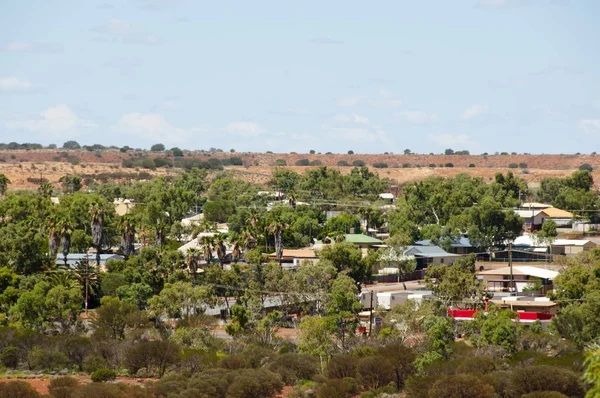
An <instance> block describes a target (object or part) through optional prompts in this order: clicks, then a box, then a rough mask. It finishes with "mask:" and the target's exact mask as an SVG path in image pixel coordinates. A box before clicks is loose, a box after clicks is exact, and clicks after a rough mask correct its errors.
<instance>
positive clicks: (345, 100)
mask: <svg viewBox="0 0 600 398" xmlns="http://www.w3.org/2000/svg"><path fill="white" fill-rule="evenodd" d="M363 99H364V98H363V97H360V96H354V97H342V98H340V99H339V100H338V106H341V107H343V108H350V107H353V106H356V105H358V104H359V103H360V102H361V101H362V100H363Z"/></svg>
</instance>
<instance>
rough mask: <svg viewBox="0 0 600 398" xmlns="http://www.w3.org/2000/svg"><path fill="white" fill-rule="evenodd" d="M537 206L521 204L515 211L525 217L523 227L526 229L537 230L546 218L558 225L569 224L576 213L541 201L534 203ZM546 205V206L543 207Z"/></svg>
mask: <svg viewBox="0 0 600 398" xmlns="http://www.w3.org/2000/svg"><path fill="white" fill-rule="evenodd" d="M532 205H535V206H536V207H533V206H532V207H525V206H521V207H520V208H518V209H516V210H515V213H517V215H518V216H519V217H521V218H522V219H523V229H524V230H525V231H530V232H531V231H537V230H539V229H541V228H542V224H544V221H546V220H552V221H554V222H555V223H556V225H557V226H564V225H568V224H569V223H571V222H572V220H573V218H574V215H573V213H571V212H568V211H565V210H561V209H557V208H556V207H552V206H551V205H544V204H541V203H532ZM542 206H546V207H542Z"/></svg>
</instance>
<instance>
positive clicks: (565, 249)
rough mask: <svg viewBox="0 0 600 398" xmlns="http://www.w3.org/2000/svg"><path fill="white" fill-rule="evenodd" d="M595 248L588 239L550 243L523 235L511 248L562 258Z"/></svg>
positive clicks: (593, 243)
mask: <svg viewBox="0 0 600 398" xmlns="http://www.w3.org/2000/svg"><path fill="white" fill-rule="evenodd" d="M596 246H597V244H596V243H595V242H593V241H592V240H590V239H554V240H553V241H552V242H546V241H541V240H539V239H537V237H536V236H535V235H534V234H531V233H527V232H526V233H524V234H523V235H521V236H519V237H518V238H516V239H515V240H514V242H513V247H514V248H516V249H522V250H524V251H529V252H533V253H539V254H544V255H545V254H546V253H549V252H550V253H551V254H552V255H557V254H558V255H563V256H575V255H577V254H579V253H581V252H584V251H587V250H592V249H594V248H595V247H596Z"/></svg>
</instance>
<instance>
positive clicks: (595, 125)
mask: <svg viewBox="0 0 600 398" xmlns="http://www.w3.org/2000/svg"><path fill="white" fill-rule="evenodd" d="M578 126H579V128H581V129H583V131H585V132H586V133H588V134H599V133H600V119H583V120H580V121H579V125H578Z"/></svg>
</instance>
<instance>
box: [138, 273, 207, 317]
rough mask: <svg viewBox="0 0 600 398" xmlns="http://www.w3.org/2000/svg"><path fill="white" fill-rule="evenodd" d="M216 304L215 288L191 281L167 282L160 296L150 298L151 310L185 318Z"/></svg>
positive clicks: (168, 315) (153, 312)
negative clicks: (194, 284)
mask: <svg viewBox="0 0 600 398" xmlns="http://www.w3.org/2000/svg"><path fill="white" fill-rule="evenodd" d="M215 304H216V300H215V295H214V292H213V290H212V289H211V288H210V287H207V286H195V287H194V286H193V285H192V284H191V283H190V282H175V283H166V284H165V286H164V288H163V289H162V290H161V291H160V294H159V295H158V296H154V297H152V298H151V299H150V300H148V306H149V309H150V312H151V313H152V314H153V315H154V316H156V317H158V316H160V315H162V314H165V315H166V316H167V317H168V318H170V319H173V318H175V319H184V318H188V317H190V316H192V315H197V314H202V313H203V312H204V310H205V308H206V306H211V307H213V306H214V305H215Z"/></svg>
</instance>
